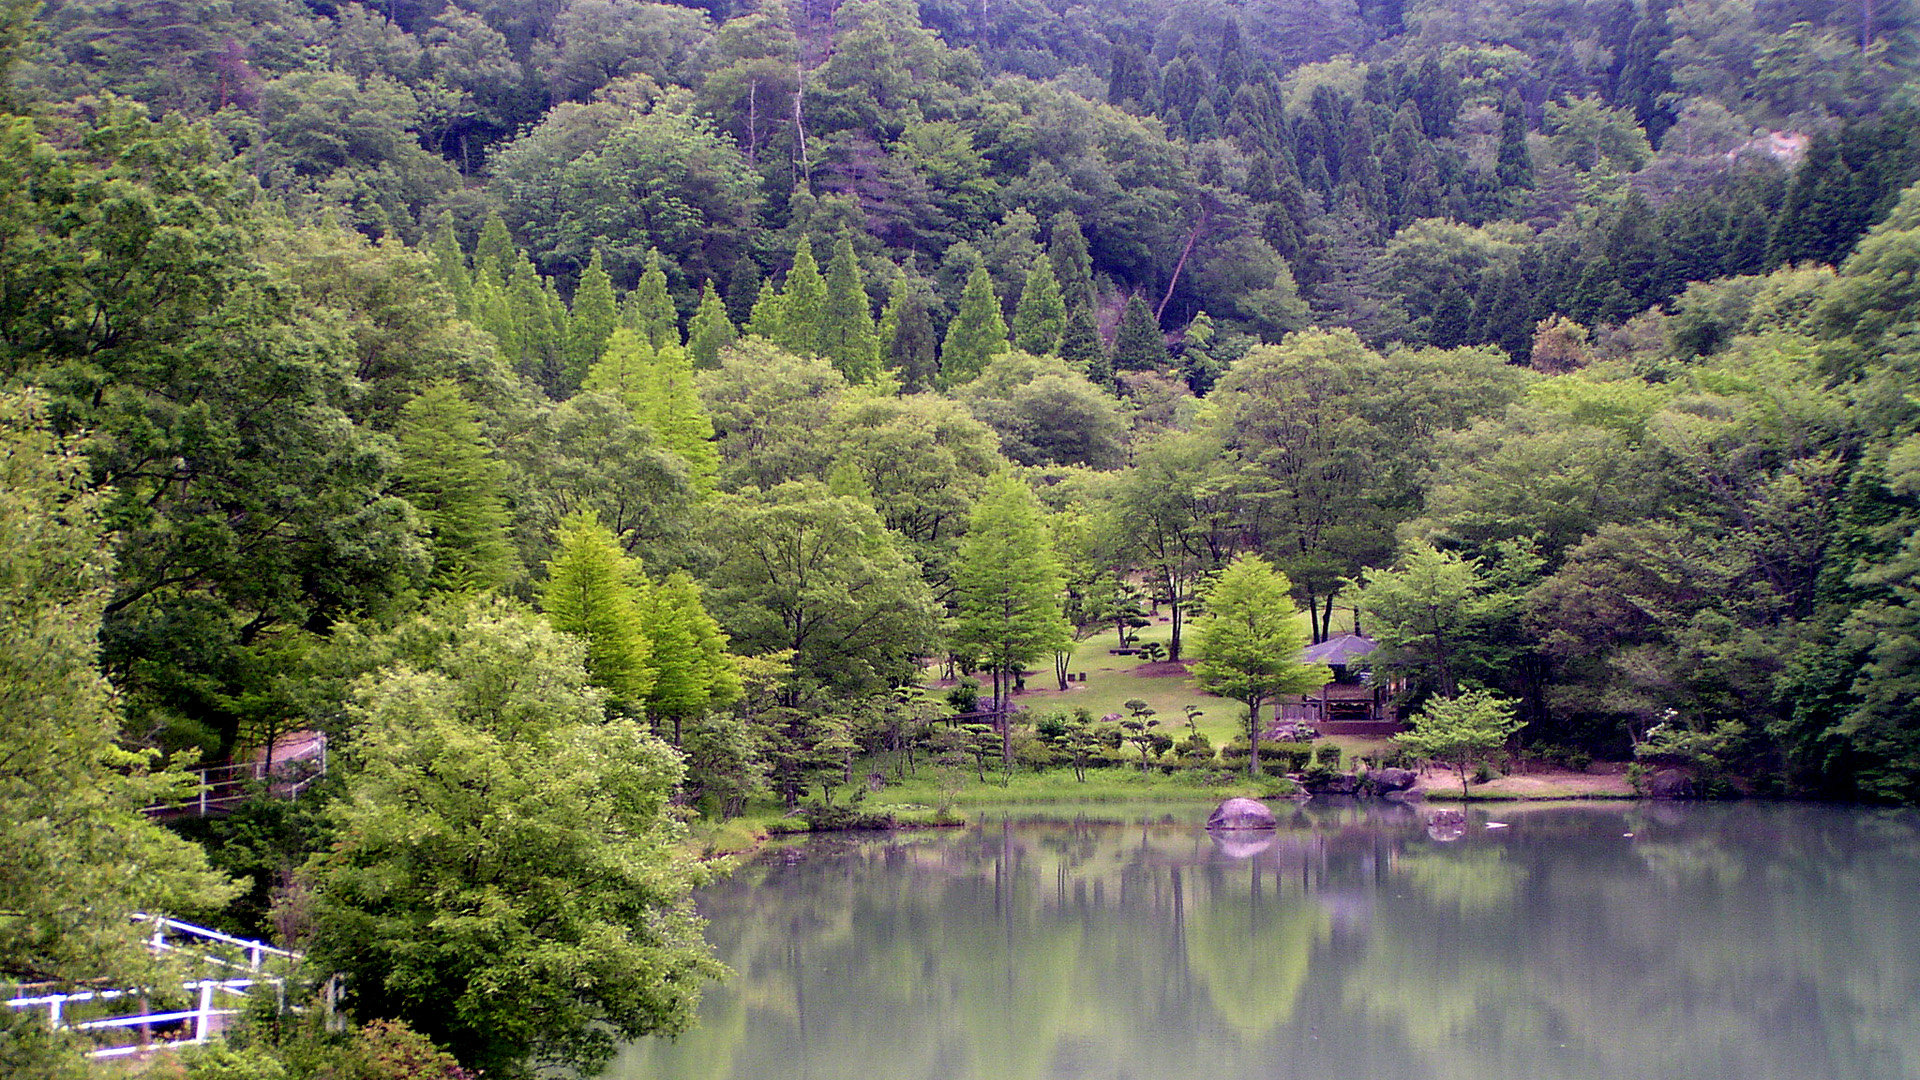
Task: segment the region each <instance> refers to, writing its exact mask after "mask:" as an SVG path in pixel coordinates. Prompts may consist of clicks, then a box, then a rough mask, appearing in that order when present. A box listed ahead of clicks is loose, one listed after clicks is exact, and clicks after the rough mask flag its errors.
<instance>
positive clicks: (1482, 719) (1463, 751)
mask: <svg viewBox="0 0 1920 1080" xmlns="http://www.w3.org/2000/svg"><path fill="white" fill-rule="evenodd" d="M1411 724H1412V730H1410V731H1406V732H1403V733H1401V734H1400V735H1398V736H1395V741H1397V742H1398V743H1399V744H1400V745H1401V746H1402V747H1403V748H1405V749H1406V751H1407V752H1408V753H1410V754H1414V755H1416V756H1418V757H1424V758H1432V759H1433V760H1435V761H1439V762H1443V763H1445V764H1447V765H1450V766H1452V767H1453V768H1454V770H1455V771H1457V772H1458V773H1459V774H1460V797H1461V798H1463V799H1464V798H1466V797H1467V774H1468V772H1469V771H1470V770H1471V769H1472V768H1473V767H1474V763H1475V761H1476V760H1477V759H1478V758H1479V757H1480V756H1481V755H1482V754H1486V753H1489V752H1491V751H1494V750H1497V749H1499V748H1500V746H1501V745H1502V744H1504V743H1505V742H1506V741H1507V740H1508V739H1509V738H1511V737H1512V736H1513V733H1514V732H1516V731H1519V730H1520V728H1521V727H1522V726H1523V724H1522V722H1521V721H1520V720H1519V719H1518V718H1517V717H1515V716H1514V714H1513V702H1512V701H1510V700H1508V699H1507V698H1503V697H1501V696H1500V695H1498V694H1495V693H1492V692H1490V691H1487V690H1481V689H1478V688H1475V689H1471V690H1464V691H1462V692H1461V693H1460V695H1459V696H1458V697H1450V698H1447V697H1441V698H1434V699H1433V700H1431V701H1429V702H1427V704H1426V707H1425V708H1423V709H1421V710H1420V711H1419V712H1418V713H1416V714H1414V716H1413V718H1412V720H1411Z"/></svg>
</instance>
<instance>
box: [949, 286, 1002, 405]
mask: <svg viewBox="0 0 1920 1080" xmlns="http://www.w3.org/2000/svg"><path fill="white" fill-rule="evenodd" d="M1007 348H1008V345H1007V322H1006V320H1005V319H1003V318H1001V316H1000V298H999V297H998V296H996V295H994V291H993V277H992V275H990V274H988V273H987V268H986V267H985V266H975V267H974V268H973V273H971V274H969V275H967V287H966V289H965V290H964V291H962V292H961V294H960V310H959V311H957V312H955V313H954V316H953V321H952V322H950V323H948V324H947V338H946V341H944V342H942V343H941V347H940V385H941V386H942V387H951V386H959V385H960V384H962V383H965V382H970V381H972V380H973V379H974V378H975V377H977V376H978V375H979V374H980V372H982V371H984V370H985V369H986V366H987V363H988V362H989V361H991V360H992V359H993V358H994V357H996V356H999V355H1000V354H1002V353H1004V352H1006V351H1007Z"/></svg>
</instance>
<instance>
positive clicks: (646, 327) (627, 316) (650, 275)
mask: <svg viewBox="0 0 1920 1080" xmlns="http://www.w3.org/2000/svg"><path fill="white" fill-rule="evenodd" d="M621 316H622V320H623V321H624V322H625V323H626V324H627V325H628V326H630V327H632V328H633V329H635V330H638V331H639V332H640V333H641V334H642V335H643V336H645V337H646V339H647V343H648V344H649V345H652V346H653V347H654V348H656V349H660V348H665V347H666V346H668V345H679V344H680V343H681V338H680V315H679V313H678V312H676V311H674V309H673V295H672V294H671V293H669V292H668V291H667V268H666V260H665V259H664V258H662V256H661V255H660V249H659V248H649V249H647V268H646V270H645V272H643V273H642V274H641V275H640V284H639V285H637V286H635V287H634V290H633V291H632V292H630V293H628V294H627V299H626V310H625V311H623V312H621Z"/></svg>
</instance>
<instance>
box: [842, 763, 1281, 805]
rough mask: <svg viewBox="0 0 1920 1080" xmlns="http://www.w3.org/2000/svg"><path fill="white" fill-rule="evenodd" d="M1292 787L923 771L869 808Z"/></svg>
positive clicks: (1100, 772)
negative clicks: (958, 776)
mask: <svg viewBox="0 0 1920 1080" xmlns="http://www.w3.org/2000/svg"><path fill="white" fill-rule="evenodd" d="M1292 788H1293V785H1292V784H1290V783H1288V782H1286V781H1284V780H1265V781H1256V780H1249V779H1248V778H1247V777H1246V776H1244V775H1239V776H1235V777H1233V778H1232V779H1230V780H1227V781H1225V782H1215V781H1213V780H1211V779H1202V778H1201V777H1200V776H1196V775H1195V774H1193V773H1188V772H1175V773H1173V774H1171V775H1166V774H1162V773H1161V772H1160V771H1159V770H1154V771H1153V772H1150V773H1146V774H1142V773H1141V772H1140V770H1139V769H1134V768H1118V767H1113V768H1100V769H1088V770H1087V779H1086V781H1085V782H1084V783H1083V782H1081V781H1079V780H1076V779H1075V778H1074V774H1073V770H1072V769H1065V768H1055V769H1048V770H1047V771H1046V772H1040V773H1036V772H1031V771H1016V772H1014V773H1013V774H1012V775H1010V776H1003V775H1002V774H1000V773H995V772H991V771H990V772H988V773H987V779H986V781H985V782H984V783H983V782H981V781H980V779H979V778H978V777H977V776H976V775H975V774H973V773H971V772H969V773H967V774H966V780H965V782H964V783H962V784H954V783H953V782H952V780H951V779H944V778H942V777H940V776H939V775H937V772H936V770H933V769H922V770H921V771H920V775H918V776H915V777H910V778H908V779H906V780H904V781H900V782H898V783H890V784H888V785H887V786H886V788H885V789H884V790H882V791H881V792H880V793H879V794H878V795H875V796H872V797H871V798H870V799H869V803H868V805H869V806H873V805H887V804H903V803H904V804H909V805H916V806H936V807H937V806H957V807H968V806H1009V805H1020V804H1037V803H1123V802H1156V801H1169V802H1173V801H1182V802H1191V801H1194V800H1204V799H1215V800H1218V799H1226V798H1231V797H1233V796H1235V795H1249V796H1255V797H1262V796H1265V797H1271V796H1275V795H1286V794H1291V793H1292Z"/></svg>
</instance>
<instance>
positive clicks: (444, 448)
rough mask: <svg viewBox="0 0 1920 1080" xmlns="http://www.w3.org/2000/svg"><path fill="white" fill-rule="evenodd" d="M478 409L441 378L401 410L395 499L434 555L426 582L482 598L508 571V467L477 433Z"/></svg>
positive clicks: (507, 576) (503, 581) (510, 559)
mask: <svg viewBox="0 0 1920 1080" xmlns="http://www.w3.org/2000/svg"><path fill="white" fill-rule="evenodd" d="M478 417H479V410H478V409H476V408H474V406H473V404H472V403H471V402H468V401H467V400H466V399H465V398H464V397H462V396H461V395H460V388H459V387H458V386H456V385H455V384H454V383H453V382H452V381H450V380H446V379H441V380H437V381H435V382H433V383H430V384H429V385H428V386H427V387H426V389H424V390H422V391H421V392H420V394H419V395H418V396H417V397H415V398H414V399H413V400H411V401H409V402H407V403H406V405H404V406H403V407H402V408H401V410H400V422H399V424H398V426H397V428H396V430H395V432H394V434H395V437H396V439H397V440H398V442H399V444H400V468H399V470H398V474H397V475H398V479H399V482H400V483H399V488H400V494H401V495H402V496H403V497H405V498H406V500H407V501H408V502H410V503H412V504H413V506H414V508H415V509H417V510H419V511H420V516H421V518H422V519H423V521H424V523H425V524H426V526H427V537H428V542H429V543H430V545H431V546H432V549H433V567H432V569H431V571H429V574H428V578H427V583H428V585H430V586H431V587H433V588H436V589H443V590H448V591H469V590H471V591H476V592H484V591H486V590H489V589H495V588H499V587H500V586H502V585H505V584H506V583H507V581H508V580H509V579H510V578H511V576H512V574H513V570H514V565H513V562H514V560H513V549H512V547H511V546H510V545H509V544H508V542H507V524H508V521H509V520H510V515H509V514H508V512H507V502H506V496H505V491H504V489H505V484H506V468H505V466H503V465H502V464H501V463H500V462H499V461H498V460H496V459H495V458H494V456H493V452H492V448H491V447H490V446H489V445H488V444H487V440H486V437H485V436H484V435H482V434H481V432H480V423H479V419H478Z"/></svg>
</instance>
